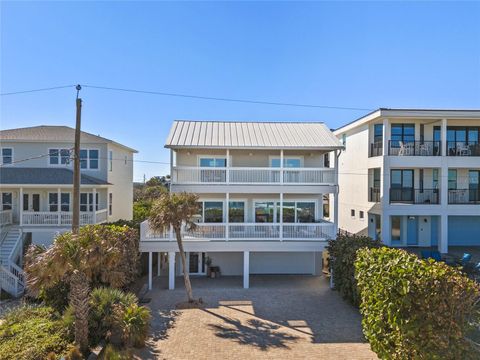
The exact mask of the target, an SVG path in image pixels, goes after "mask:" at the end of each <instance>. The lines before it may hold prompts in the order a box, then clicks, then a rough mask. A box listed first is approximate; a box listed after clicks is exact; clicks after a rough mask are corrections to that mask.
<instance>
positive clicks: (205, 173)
mask: <svg viewBox="0 0 480 360" xmlns="http://www.w3.org/2000/svg"><path fill="white" fill-rule="evenodd" d="M172 184H189V185H190V184H191V185H198V184H226V185H230V184H232V185H252V184H257V185H281V184H286V185H333V184H335V169H332V168H325V167H321V168H300V167H298V168H272V167H230V168H227V167H217V168H212V167H200V166H174V167H173V168H172Z"/></svg>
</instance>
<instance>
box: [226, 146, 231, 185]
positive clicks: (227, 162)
mask: <svg viewBox="0 0 480 360" xmlns="http://www.w3.org/2000/svg"><path fill="white" fill-rule="evenodd" d="M225 160H226V165H227V170H225V180H226V183H227V184H229V183H230V165H231V164H230V149H227V158H226V159H225Z"/></svg>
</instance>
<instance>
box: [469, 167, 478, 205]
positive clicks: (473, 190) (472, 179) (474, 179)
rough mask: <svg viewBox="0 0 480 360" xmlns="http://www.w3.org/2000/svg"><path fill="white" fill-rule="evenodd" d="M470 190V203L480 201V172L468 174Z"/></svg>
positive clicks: (472, 171) (475, 171)
mask: <svg viewBox="0 0 480 360" xmlns="http://www.w3.org/2000/svg"><path fill="white" fill-rule="evenodd" d="M468 190H469V191H468V192H469V197H468V198H469V200H470V201H480V170H470V171H469V172H468Z"/></svg>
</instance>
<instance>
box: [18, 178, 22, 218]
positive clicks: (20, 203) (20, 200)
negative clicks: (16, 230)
mask: <svg viewBox="0 0 480 360" xmlns="http://www.w3.org/2000/svg"><path fill="white" fill-rule="evenodd" d="M19 196H20V199H19V201H18V202H19V205H20V206H19V208H20V221H19V222H20V226H22V225H23V188H22V187H21V188H20V195H19Z"/></svg>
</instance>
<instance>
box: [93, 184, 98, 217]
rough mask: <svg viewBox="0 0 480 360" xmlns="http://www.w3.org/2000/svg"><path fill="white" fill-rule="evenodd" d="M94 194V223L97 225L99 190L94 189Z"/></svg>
mask: <svg viewBox="0 0 480 360" xmlns="http://www.w3.org/2000/svg"><path fill="white" fill-rule="evenodd" d="M92 194H93V214H92V222H93V223H94V224H96V223H97V189H96V188H93V189H92Z"/></svg>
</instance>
